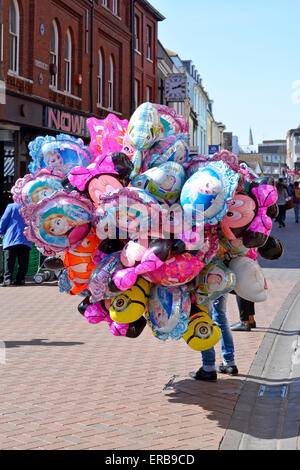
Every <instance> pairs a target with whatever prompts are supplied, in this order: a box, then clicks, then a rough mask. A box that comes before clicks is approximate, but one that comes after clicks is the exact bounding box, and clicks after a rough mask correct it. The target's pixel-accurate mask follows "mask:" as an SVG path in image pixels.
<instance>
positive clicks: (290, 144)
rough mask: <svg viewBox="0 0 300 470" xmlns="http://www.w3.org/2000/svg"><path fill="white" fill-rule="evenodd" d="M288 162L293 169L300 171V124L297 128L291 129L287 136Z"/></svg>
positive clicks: (288, 165)
mask: <svg viewBox="0 0 300 470" xmlns="http://www.w3.org/2000/svg"><path fill="white" fill-rule="evenodd" d="M286 146H287V153H286V164H287V167H288V168H289V169H290V170H291V171H293V172H297V174H299V173H298V172H299V171H300V126H299V127H298V128H297V129H290V130H289V131H288V133H287V137H286Z"/></svg>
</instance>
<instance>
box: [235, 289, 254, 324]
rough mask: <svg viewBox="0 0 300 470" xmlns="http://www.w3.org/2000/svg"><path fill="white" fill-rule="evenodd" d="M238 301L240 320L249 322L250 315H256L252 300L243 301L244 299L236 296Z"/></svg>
mask: <svg viewBox="0 0 300 470" xmlns="http://www.w3.org/2000/svg"><path fill="white" fill-rule="evenodd" d="M236 301H237V304H238V307H239V312H240V320H241V321H249V315H255V310H254V303H253V302H251V301H250V300H246V299H242V297H239V296H238V295H237V296H236Z"/></svg>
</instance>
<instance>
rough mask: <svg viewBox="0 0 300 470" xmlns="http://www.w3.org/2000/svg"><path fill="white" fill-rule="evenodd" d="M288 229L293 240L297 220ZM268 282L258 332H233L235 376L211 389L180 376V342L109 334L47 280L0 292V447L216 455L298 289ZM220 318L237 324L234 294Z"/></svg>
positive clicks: (195, 359) (193, 358)
mask: <svg viewBox="0 0 300 470" xmlns="http://www.w3.org/2000/svg"><path fill="white" fill-rule="evenodd" d="M292 229H293V230H294V231H295V230H297V232H295V233H297V235H298V234H299V231H298V229H299V230H300V224H299V225H298V226H297V227H296V228H295V227H294V226H293V227H292ZM295 239H296V238H295ZM296 240H297V239H296ZM294 248H295V247H294ZM294 248H293V249H294ZM295 249H296V248H295ZM295 268H296V267H295ZM284 269H285V271H283V272H285V273H286V272H287V271H286V270H288V269H289V268H288V267H287V266H285V268H284ZM270 277H271V280H269V282H268V285H269V296H268V300H267V301H266V302H265V303H262V304H257V305H256V322H257V325H258V327H257V328H256V329H253V330H252V331H251V332H249V333H244V332H235V333H234V341H235V348H236V359H237V365H238V368H239V372H240V373H239V375H238V376H237V377H226V376H225V377H223V376H219V378H218V381H217V383H202V382H197V381H195V380H193V379H191V378H190V377H189V376H188V373H189V371H191V370H196V369H198V368H199V366H200V365H201V354H200V353H197V352H195V351H193V350H191V349H190V348H188V346H187V345H186V343H185V342H184V341H183V340H180V341H168V342H166V343H164V342H161V341H159V340H157V339H155V338H154V337H153V335H152V333H151V331H150V330H149V329H146V330H145V331H144V332H143V334H142V335H141V337H139V338H137V339H127V338H115V337H113V336H112V335H111V333H110V331H109V329H108V327H107V325H106V324H99V325H89V324H88V323H87V321H86V320H85V319H84V318H83V317H81V315H80V314H79V313H78V312H77V304H78V303H79V301H80V298H79V297H71V296H68V295H66V294H60V293H59V291H58V288H57V287H56V285H55V283H52V284H51V283H50V284H47V283H45V284H43V285H41V286H37V285H34V284H32V285H27V286H25V287H10V288H3V289H1V311H0V340H1V341H3V342H4V344H5V350H4V349H0V374H1V381H0V449H115V450H123V449H143V450H144V449H153V450H154V449H155V450H159V449H167V450H171V449H172V450H173V449H174V450H175V449H177V450H181V449H182V450H192V449H207V450H211V449H219V448H220V445H221V443H222V440H223V438H224V436H225V434H226V431H227V430H228V429H230V425H231V420H232V416H233V413H234V409H235V407H236V404H237V402H238V399H239V397H240V394H241V392H242V390H243V387H244V385H245V384H246V379H247V375H248V373H249V370H250V369H251V366H252V364H253V361H254V360H255V358H256V354H257V351H258V350H259V347H260V345H261V343H262V341H263V339H264V337H265V335H266V332H267V331H268V329H269V327H270V325H271V323H272V322H273V320H274V319H275V318H276V315H277V313H278V312H279V310H280V308H281V306H282V304H283V303H284V301H285V299H286V298H287V297H288V296H289V295H290V294H291V293H292V291H293V288H294V287H295V285H296V283H297V280H296V279H289V276H287V277H286V278H285V279H284V280H282V279H281V277H282V276H275V275H274V276H270ZM278 277H279V279H278ZM228 317H229V321H230V322H234V321H237V319H238V310H237V306H236V301H235V297H234V296H233V295H229V308H228ZM273 333H274V334H277V331H273ZM2 345H3V344H2ZM216 350H217V360H218V361H220V347H219V345H217V347H216ZM4 352H5V356H6V357H5V358H4V355H3V353H4ZM4 359H5V361H4Z"/></svg>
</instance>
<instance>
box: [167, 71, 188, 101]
mask: <svg viewBox="0 0 300 470" xmlns="http://www.w3.org/2000/svg"><path fill="white" fill-rule="evenodd" d="M165 97H166V100H167V101H184V100H185V98H186V76H185V75H184V74H181V73H173V74H170V75H168V76H167V77H166V78H165Z"/></svg>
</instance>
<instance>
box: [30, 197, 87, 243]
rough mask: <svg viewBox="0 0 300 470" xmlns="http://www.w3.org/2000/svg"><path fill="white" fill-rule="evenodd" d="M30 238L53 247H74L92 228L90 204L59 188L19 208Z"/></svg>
mask: <svg viewBox="0 0 300 470" xmlns="http://www.w3.org/2000/svg"><path fill="white" fill-rule="evenodd" d="M21 213H22V216H23V218H24V220H25V223H26V225H27V227H26V229H25V231H26V236H27V238H28V239H29V240H31V241H33V242H35V243H36V244H37V246H44V245H47V246H48V247H50V248H51V249H53V250H54V251H62V250H65V249H68V248H72V247H73V248H76V247H77V246H79V245H80V243H81V241H82V240H83V239H84V238H85V237H86V236H87V234H88V233H89V231H90V230H91V227H92V223H93V220H94V217H93V207H92V205H91V203H90V201H88V200H87V199H83V198H82V197H80V195H79V194H78V193H76V192H73V193H71V194H70V193H68V192H67V191H64V190H61V191H57V192H56V193H54V194H53V195H52V196H51V197H50V198H45V199H43V200H42V201H40V202H39V204H28V205H27V206H26V207H24V208H23V209H21Z"/></svg>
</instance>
